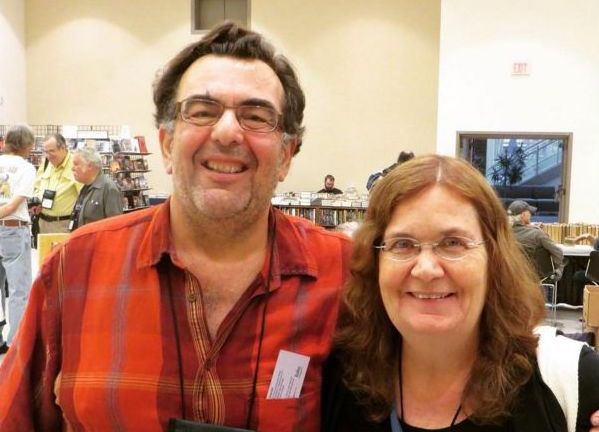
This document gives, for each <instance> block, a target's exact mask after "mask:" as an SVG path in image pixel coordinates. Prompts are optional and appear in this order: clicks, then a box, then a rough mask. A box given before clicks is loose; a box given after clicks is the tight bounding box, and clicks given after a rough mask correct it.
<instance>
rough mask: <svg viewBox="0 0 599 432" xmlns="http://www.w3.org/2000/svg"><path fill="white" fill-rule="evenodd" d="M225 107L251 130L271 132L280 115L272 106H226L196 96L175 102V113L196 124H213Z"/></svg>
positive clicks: (275, 126)
mask: <svg viewBox="0 0 599 432" xmlns="http://www.w3.org/2000/svg"><path fill="white" fill-rule="evenodd" d="M225 109H232V110H235V117H236V118H237V121H238V122H239V125H240V126H241V128H242V129H243V130H246V131H251V132H262V133H267V132H272V131H274V130H275V129H276V128H277V126H278V125H279V123H280V122H281V117H282V116H281V114H279V113H278V112H277V111H276V110H275V109H274V108H270V107H266V106H259V105H239V106H226V105H223V104H222V103H220V102H218V101H215V100H210V99H202V98H198V97H190V98H187V99H183V100H182V101H180V102H177V113H178V114H179V115H180V116H181V119H182V120H183V121H184V122H187V123H191V124H194V125H196V126H214V125H215V124H216V123H217V122H218V120H219V119H220V118H221V116H222V115H223V113H224V112H225Z"/></svg>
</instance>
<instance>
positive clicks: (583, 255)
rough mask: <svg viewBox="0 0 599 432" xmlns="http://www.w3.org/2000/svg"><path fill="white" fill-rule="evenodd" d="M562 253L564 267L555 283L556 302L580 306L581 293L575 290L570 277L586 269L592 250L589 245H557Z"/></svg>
mask: <svg viewBox="0 0 599 432" xmlns="http://www.w3.org/2000/svg"><path fill="white" fill-rule="evenodd" d="M558 246H559V247H560V248H561V249H562V250H563V251H564V259H565V262H566V266H565V267H564V272H563V274H562V278H561V279H560V280H559V282H558V283H557V301H558V303H567V304H571V305H575V306H580V305H582V298H583V292H582V290H580V292H578V291H579V290H577V289H576V286H575V285H574V281H573V280H572V277H573V276H574V273H575V272H577V271H584V270H586V268H587V262H588V260H589V255H590V254H591V251H592V250H593V247H592V246H589V245H564V244H558Z"/></svg>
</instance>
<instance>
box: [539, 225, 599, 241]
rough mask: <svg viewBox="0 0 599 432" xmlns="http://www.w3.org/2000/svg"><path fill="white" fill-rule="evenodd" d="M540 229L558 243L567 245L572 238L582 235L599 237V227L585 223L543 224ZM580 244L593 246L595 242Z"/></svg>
mask: <svg viewBox="0 0 599 432" xmlns="http://www.w3.org/2000/svg"><path fill="white" fill-rule="evenodd" d="M539 226H540V228H541V229H542V230H543V231H545V232H546V233H547V235H549V237H551V240H553V241H554V242H556V243H562V244H566V243H568V241H569V240H570V239H571V238H574V237H578V236H579V235H581V234H585V233H589V234H592V235H593V236H595V238H596V237H599V225H597V224H585V223H550V224H541V225H539ZM578 244H586V245H591V246H592V245H593V242H591V241H588V240H582V241H580V242H579V243H578Z"/></svg>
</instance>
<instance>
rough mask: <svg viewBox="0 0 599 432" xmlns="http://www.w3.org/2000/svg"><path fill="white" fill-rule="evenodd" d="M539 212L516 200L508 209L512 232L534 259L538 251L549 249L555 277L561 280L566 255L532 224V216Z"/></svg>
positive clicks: (527, 253) (524, 202) (528, 254)
mask: <svg viewBox="0 0 599 432" xmlns="http://www.w3.org/2000/svg"><path fill="white" fill-rule="evenodd" d="M536 211H537V208H536V207H533V206H531V205H530V204H528V203H527V202H526V201H522V200H516V201H514V202H512V203H511V204H510V206H509V207H508V215H510V216H511V218H512V230H513V231H514V234H515V235H516V239H517V240H518V242H519V243H520V246H521V247H522V249H523V250H524V252H525V253H526V255H527V256H529V257H534V256H535V252H536V250H537V249H540V248H544V249H547V251H548V252H549V254H550V255H551V258H552V259H553V265H554V267H555V277H556V279H558V280H559V279H560V278H561V277H562V272H563V270H564V265H565V263H564V253H563V251H562V250H561V249H560V247H559V246H558V245H556V244H555V243H554V242H553V240H551V238H550V237H549V236H548V235H547V233H545V232H544V231H543V230H542V229H540V228H539V227H536V226H533V225H531V224H530V220H531V217H532V215H533V214H534V213H535V212H536Z"/></svg>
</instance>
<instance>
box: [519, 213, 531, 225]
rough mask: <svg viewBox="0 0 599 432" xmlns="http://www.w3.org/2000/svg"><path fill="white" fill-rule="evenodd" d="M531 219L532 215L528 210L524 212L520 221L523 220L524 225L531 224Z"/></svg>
mask: <svg viewBox="0 0 599 432" xmlns="http://www.w3.org/2000/svg"><path fill="white" fill-rule="evenodd" d="M531 217H532V215H531V214H530V212H529V211H528V210H524V211H523V212H522V216H520V220H522V223H523V224H529V223H530V218H531Z"/></svg>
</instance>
